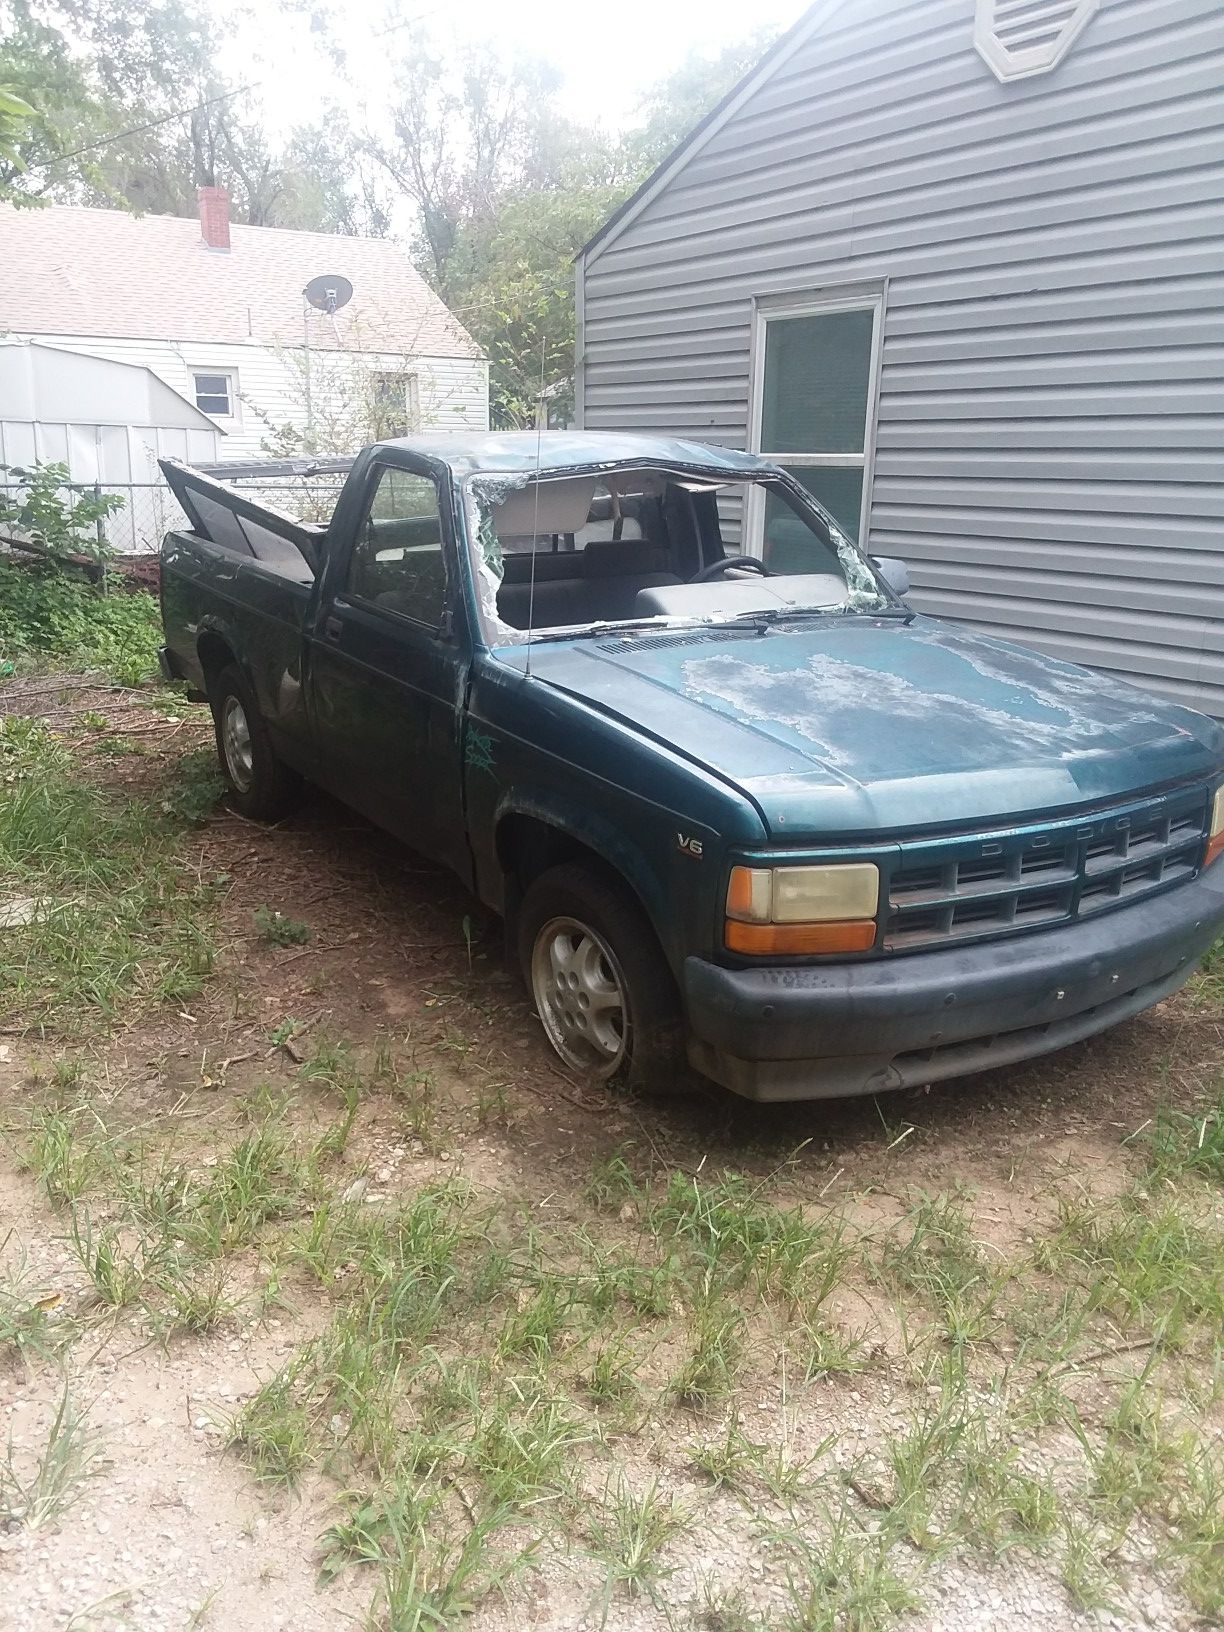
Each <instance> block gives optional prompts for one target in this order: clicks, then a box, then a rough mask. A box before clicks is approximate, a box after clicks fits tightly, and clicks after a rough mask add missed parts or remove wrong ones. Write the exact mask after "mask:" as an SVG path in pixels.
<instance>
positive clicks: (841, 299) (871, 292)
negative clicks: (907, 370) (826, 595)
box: [744, 282, 888, 558]
mask: <svg viewBox="0 0 1224 1632" xmlns="http://www.w3.org/2000/svg"><path fill="white" fill-rule="evenodd" d="M887 293H888V285H887V282H884V283H876V284H854V285H845V286H843V287H841V288H827V289H812V290H807V291H805V292H803V293H796V294H782V295H767V296H759V297H758V298H757V299H756V301H755V302H754V303H753V314H752V345H751V355H750V369H751V375H750V377H751V382H752V384H751V396H750V401H749V413H748V449H749V452H750V453H756V454H760V456H761V457H762V458H763V459H772V460H773V461H774V463H775V464H780V465H786V466H791V465H804V466H809V467H812V466H820V465H824V466H826V467H829V466H831V467H832V468H833V469H835V470H861V471H862V472H863V501H862V508H861V510H860V512H859V525H858V544H859V548H860V549H861V550H862V551H863V552H864V553H866V551H867V527H868V518H869V517H870V515H871V484H872V478H873V475H874V471H875V443H876V412H877V409H878V406H879V399H880V352H881V346H882V342H883V335H884V305H885V298H886V296H887ZM863 311H869V312H871V314H872V324H871V352H870V355H869V357H868V359H867V413H866V418H865V419H864V421H863V451H862V453H779V452H778V451H777V450H776V449H773V448H765V449H762V447H761V422H762V419H763V418H764V412H765V339H766V331H767V329H768V327H769V324H770V323H771V322H775V321H777V320H779V319H783V320H784V319H786V318H792V317H825V316H828V315H831V314H833V313H835V312H863ZM764 532H765V494H764V492H763V491H762V489H761V488H760V487H757V486H754V487H751V488H750V489H749V491H748V514H747V517H746V521H745V528H744V552H745V554H747V555H755V556H757V557H758V558H760V557H761V556H762V555H763V554H764Z"/></svg>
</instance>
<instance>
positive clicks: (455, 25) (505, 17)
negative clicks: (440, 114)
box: [225, 0, 807, 133]
mask: <svg viewBox="0 0 1224 1632" xmlns="http://www.w3.org/2000/svg"><path fill="white" fill-rule="evenodd" d="M806 9H807V5H806V0H751V3H750V4H745V0H612V3H605V4H602V5H592V4H590V3H589V0H451V3H449V4H437V3H436V0H415V3H414V0H405V6H404V14H406V15H415V16H418V17H421V18H422V19H423V20H427V22H428V25H429V27H430V29H431V30H433V31H434V32H435V33H436V34H437V35H439V36H440V37H447V36H450V37H455V38H458V39H459V40H461V41H462V40H473V41H477V40H490V41H492V42H493V43H494V44H495V46H497V47H498V48H499V49H500V50H504V51H505V52H506V53H507V55H513V54H515V53H521V54H523V55H525V56H532V57H540V58H543V59H544V60H545V61H548V62H551V63H552V64H554V66H555V67H556V68H557V69H558V70H559V71H560V73H561V75H562V84H561V89H560V92H559V95H558V98H557V100H558V104H559V106H560V108H561V111H562V112H563V113H565V114H567V115H568V116H569V117H570V118H573V119H575V120H579V121H581V122H582V123H585V124H599V125H602V126H603V127H604V128H606V129H610V130H618V129H622V128H624V127H625V126H627V125H631V124H633V123H634V119H635V108H636V104H637V102H638V100H639V99H640V97H641V95H642V93H643V92H644V91H645V90H646V88H647V87H648V86H650V85H652V84H653V83H654V82H655V81H656V80H658V79H660V78H661V77H662V76H663V75H664V74H666V73H667V72H668V71H669V69H670V68H671V67H672V66H673V64H675V63H676V62H678V61H680V60H681V59H682V58H683V57H684V56H686V55H687V54H688V52H689V51H690V50H697V51H700V52H703V53H708V54H709V55H711V56H713V55H715V54H716V53H717V52H718V51H719V50H720V49H721V47H722V46H724V45H726V44H729V43H730V42H731V41H733V40H739V39H743V38H744V36H745V35H747V34H751V33H753V32H754V31H756V30H758V29H764V28H772V29H776V30H778V31H779V32H780V31H781V30H782V29H784V28H789V26H790V25H791V23H793V22H794V21H795V19H796V18H797V17H798V16H800V15H801V13H802V12H803V11H805V10H806ZM388 15H389V14H388V10H387V6H386V4H385V0H350V3H348V4H347V5H346V6H345V7H344V9H343V18H344V22H343V31H344V37H345V42H346V47H347V48H348V49H349V50H350V53H351V57H350V60H351V63H352V65H353V67H354V68H355V69H356V71H357V73H358V74H359V75H360V76H362V77H368V79H369V81H370V82H371V84H373V83H375V82H377V81H378V80H379V79H380V78H381V77H382V75H383V73H384V71H385V63H386V58H387V48H388V45H389V44H390V37H388V36H386V35H383V36H381V37H380V35H379V31H380V30H384V29H385V28H386V22H387V17H388ZM236 20H237V22H238V27H239V43H238V45H237V47H236V48H235V50H234V53H233V55H232V58H231V60H230V61H229V62H228V63H226V65H225V66H226V67H227V69H228V70H229V71H230V72H232V73H233V74H234V76H235V77H238V78H247V79H251V78H255V77H259V78H261V79H263V76H264V74H265V73H266V74H267V78H266V79H264V82H263V84H261V86H260V89H259V97H260V104H261V109H262V112H263V115H264V117H265V119H266V120H267V121H268V123H270V124H271V125H273V126H274V127H275V128H277V129H278V130H279V131H280V132H282V133H283V132H286V131H288V130H289V129H290V128H292V126H293V125H294V124H297V123H301V122H305V121H308V120H310V119H311V118H312V117H313V115H314V112H315V107H314V104H316V103H318V102H326V101H327V100H328V96H329V91H330V89H331V84H332V79H333V70H332V69H331V68H330V67H329V65H328V63H327V60H326V58H325V57H324V55H323V53H322V52H320V51H319V50H318V48H317V46H316V44H315V43H314V41H313V39H312V36H311V33H310V28H309V24H308V23H307V22H306V20H305V19H303V21H302V22H301V23H300V24H299V25H290V26H286V21H285V17H284V14H283V13H281V12H280V11H279V8H277V10H276V11H275V12H274V11H273V8H272V7H270V6H263V5H255V6H251V7H249V8H244V9H243V10H242V11H241V12H239V13H238V14H237V18H236Z"/></svg>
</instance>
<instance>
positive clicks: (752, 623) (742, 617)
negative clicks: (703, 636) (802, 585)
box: [715, 606, 917, 629]
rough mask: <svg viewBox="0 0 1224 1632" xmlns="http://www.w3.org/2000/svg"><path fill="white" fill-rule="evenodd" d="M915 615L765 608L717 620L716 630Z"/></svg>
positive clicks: (895, 609) (890, 609)
mask: <svg viewBox="0 0 1224 1632" xmlns="http://www.w3.org/2000/svg"><path fill="white" fill-rule="evenodd" d="M915 617H917V613H916V612H912V611H910V610H909V609H908V608H907V607H900V606H882V607H880V608H879V609H878V610H877V611H875V612H868V611H867V610H866V609H865V608H864V607H847V606H769V607H762V608H761V610H760V611H759V612H741V613H738V614H737V615H736V616H735V617H733V618H720V619H719V620H718V623H717V624H716V625H715V627H716V628H719V629H753V628H760V629H764V628H767V627H768V626H770V625H771V624H775V623H788V622H789V621H790V620H791V619H792V618H889V619H894V620H895V619H899V620H900V621H901V622H903V623H912V622H913V620H914V618H915Z"/></svg>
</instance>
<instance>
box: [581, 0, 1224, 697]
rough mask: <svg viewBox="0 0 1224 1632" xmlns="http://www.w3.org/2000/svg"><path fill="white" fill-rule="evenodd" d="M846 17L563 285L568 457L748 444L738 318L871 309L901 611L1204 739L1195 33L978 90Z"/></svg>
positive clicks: (1130, 14) (961, 5) (1213, 11)
mask: <svg viewBox="0 0 1224 1632" xmlns="http://www.w3.org/2000/svg"><path fill="white" fill-rule="evenodd" d="M973 13H974V6H973V0H921V3H917V0H844V3H843V4H841V5H840V6H837V7H834V8H832V9H831V12H830V15H829V16H828V18H827V20H826V21H825V23H824V24H823V25H822V26H821V27H819V28H818V29H817V30H816V31H815V32H814V33H813V34H812V35H811V36H810V37H809V38H808V39H807V40H806V42H805V43H804V44H802V45H801V46H799V48H798V49H797V50H795V51H794V52H793V54H792V55H791V56H790V57H789V58H788V59H787V60H784V61H783V62H782V63H781V65H780V66H779V67H778V68H777V70H776V71H775V72H774V73H773V74H772V75H771V76H770V77H769V78H768V79H767V80H765V81H764V82H763V83H761V85H760V86H759V87H758V88H757V89H756V90H755V92H753V93H751V94H750V95H749V96H748V97H747V99H746V100H745V101H744V102H743V103H742V104H741V105H740V106H739V107H738V109H737V111H735V112H733V113H732V114H731V116H730V117H729V118H728V119H727V120H726V122H725V123H723V124H722V125H721V127H720V128H717V129H716V130H715V132H714V134H713V135H712V136H710V137H709V138H708V139H707V140H706V141H705V143H704V145H701V146H699V147H697V148H696V150H695V151H694V153H693V154H692V156H691V157H690V158H689V159H688V160H687V162H685V163H683V164H682V165H681V166H680V167H679V168H677V169H676V170H675V171H674V172H673V174H672V175H671V178H670V180H664V183H663V185H662V186H661V187H659V188H658V189H657V190H655V191H654V192H653V193H648V194H647V195H646V202H645V204H644V206H643V207H641V208H639V210H638V211H637V213H636V214H630V215H629V216H628V217H627V218H626V220H625V221H624V222H622V223H620V224H619V225H617V226H615V227H614V228H613V230H612V232H611V233H610V235H609V236H608V238H607V239H606V240H604V241H602V242H600V243H597V244H596V245H595V246H594V248H593V249H592V250H591V251H590V252H589V254H588V257H587V260H586V264H585V266H581V265H580V269H579V278H580V291H579V293H580V308H581V309H582V310H583V313H584V321H583V330H582V334H581V337H580V358H579V367H580V402H581V404H582V412H583V422H584V423H585V425H586V426H587V427H588V428H591V429H601V428H608V429H625V430H627V429H633V430H657V431H665V432H668V433H671V434H684V435H691V436H696V437H703V438H705V439H707V440H712V441H719V442H726V443H729V444H731V445H734V446H740V447H742V446H745V445H746V440H747V434H748V396H749V340H750V332H751V324H752V316H753V302H754V299H755V298H757V297H762V296H768V295H774V294H780V293H783V292H789V291H810V290H822V289H826V288H828V289H836V288H837V287H840V286H843V285H851V284H854V283H856V282H868V283H874V284H877V285H878V284H880V283H884V284H885V285H886V293H885V315H884V327H883V345H882V358H881V374H880V386H879V411H878V429H877V436H876V444H875V464H874V482H873V486H872V490H871V497H870V510H869V516H870V524H869V544H870V548H871V549H872V550H873V551H874V552H875V553H877V554H882V555H898V556H901V557H903V558H904V559H905V560H907V561H908V562H909V563H910V566H911V572H912V577H913V581H914V584H915V591H914V595H913V600H914V604H915V605H916V606H918V607H919V608H921V609H922V610H924V611H929V612H934V613H939V614H945V615H947V616H949V617H954V618H956V619H957V620H959V621H961V622H963V623H968V624H971V625H975V626H978V627H981V628H983V629H987V630H989V631H990V632H992V633H996V634H1003V635H1008V636H1013V637H1015V638H1018V639H1020V640H1025V641H1028V642H1029V643H1030V644H1032V645H1035V646H1038V647H1040V648H1042V649H1043V650H1045V651H1048V652H1052V653H1054V654H1056V655H1058V656H1061V657H1066V658H1071V659H1075V660H1078V661H1082V662H1086V663H1089V664H1092V665H1094V666H1097V667H1099V668H1102V669H1104V670H1106V671H1109V672H1112V673H1115V674H1120V675H1123V676H1125V677H1127V678H1129V679H1131V680H1134V681H1136V682H1137V683H1139V684H1143V685H1148V686H1150V687H1151V688H1152V689H1155V690H1159V691H1163V692H1165V693H1166V694H1168V695H1171V696H1173V697H1175V698H1177V699H1179V700H1182V701H1185V702H1188V703H1191V704H1193V705H1195V706H1198V707H1200V708H1205V709H1207V710H1208V711H1210V712H1212V713H1215V714H1218V715H1222V716H1224V483H1222V475H1221V473H1222V471H1224V459H1222V458H1221V454H1222V453H1224V325H1222V323H1221V315H1220V314H1221V310H1222V308H1224V140H1222V138H1221V130H1222V129H1224V8H1222V7H1221V5H1220V0H1103V3H1102V5H1101V7H1100V10H1099V12H1098V14H1097V15H1096V17H1095V18H1093V20H1092V21H1091V22H1090V24H1089V25H1088V27H1087V29H1086V31H1085V32H1084V34H1083V35H1082V37H1081V38H1080V39H1079V40H1078V41H1077V42H1076V43H1075V45H1074V47H1073V48H1072V50H1071V51H1070V53H1069V55H1068V56H1067V57H1066V58H1065V60H1064V61H1063V62H1062V63H1061V65H1060V66H1059V67H1057V68H1056V69H1054V70H1053V71H1052V72H1050V73H1048V74H1039V75H1035V76H1033V77H1032V78H1028V79H1022V80H1019V81H1014V82H1012V83H1009V84H1000V83H999V82H998V81H997V80H996V79H995V77H994V76H993V74H992V73H991V72H990V70H989V69H988V68H987V66H986V65H985V64H984V63H983V61H982V59H981V58H980V57H979V56H978V54H977V52H976V51H975V50H974V48H973Z"/></svg>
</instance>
